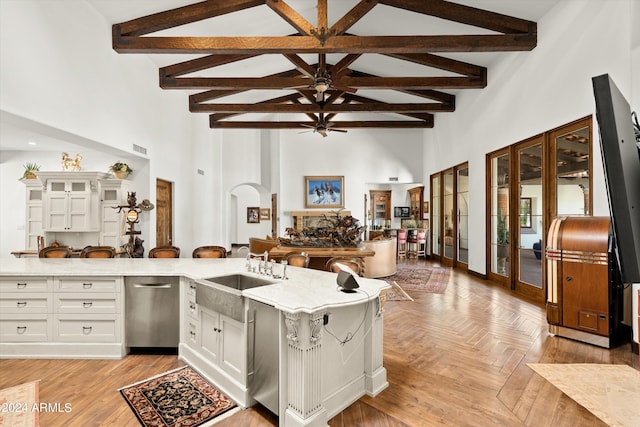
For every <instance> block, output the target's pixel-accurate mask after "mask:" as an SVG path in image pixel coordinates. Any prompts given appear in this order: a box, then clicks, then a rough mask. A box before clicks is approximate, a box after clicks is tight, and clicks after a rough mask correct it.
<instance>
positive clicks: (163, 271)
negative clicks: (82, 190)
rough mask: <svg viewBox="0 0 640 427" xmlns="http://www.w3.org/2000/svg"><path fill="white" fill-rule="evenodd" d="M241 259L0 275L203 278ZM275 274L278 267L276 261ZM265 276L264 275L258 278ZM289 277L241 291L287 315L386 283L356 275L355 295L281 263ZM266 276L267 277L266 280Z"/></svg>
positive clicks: (9, 264) (7, 270)
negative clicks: (285, 312)
mask: <svg viewBox="0 0 640 427" xmlns="http://www.w3.org/2000/svg"><path fill="white" fill-rule="evenodd" d="M245 265H246V260H245V259H243V258H222V259H193V258H175V259H167V258H152V259H149V258H137V259H131V258H113V259H86V258H67V259H41V258H2V259H0V277H2V276H5V277H6V276H24V277H27V276H184V277H188V278H190V279H196V280H198V279H204V278H208V277H214V276H221V275H226V274H234V273H242V274H247V275H255V276H258V275H257V274H255V273H248V272H247V271H246V267H245ZM274 272H275V273H276V274H281V272H282V266H281V265H276V266H275V271H274ZM259 277H263V278H268V276H259ZM287 277H288V278H289V280H277V279H273V280H274V281H275V282H276V283H274V284H273V285H267V286H262V287H258V288H252V289H247V290H245V291H243V292H242V294H243V295H244V296H246V297H248V298H251V299H253V300H256V301H260V302H263V303H265V304H269V305H272V306H274V307H276V308H277V309H279V310H282V311H287V312H290V313H296V312H304V313H313V312H316V311H319V310H323V309H328V308H331V307H338V306H348V305H354V304H361V303H363V302H364V301H367V300H372V299H375V298H377V297H378V295H379V294H380V291H381V290H383V289H387V288H389V287H390V285H389V284H388V283H387V282H385V281H382V280H377V279H367V278H364V277H359V278H358V279H357V281H358V284H359V285H360V287H359V288H358V289H357V291H358V292H356V293H344V292H341V291H339V290H338V287H337V284H336V277H337V274H335V273H329V272H326V271H320V270H313V269H307V268H297V267H291V266H288V267H287ZM269 279H270V278H269Z"/></svg>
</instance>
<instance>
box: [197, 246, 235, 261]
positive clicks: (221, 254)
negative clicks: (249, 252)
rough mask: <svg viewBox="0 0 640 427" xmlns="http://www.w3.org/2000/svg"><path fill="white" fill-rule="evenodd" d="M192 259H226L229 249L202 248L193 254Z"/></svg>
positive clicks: (217, 247)
mask: <svg viewBox="0 0 640 427" xmlns="http://www.w3.org/2000/svg"><path fill="white" fill-rule="evenodd" d="M191 257H192V258H226V257H227V249H226V248H223V247H222V246H200V247H198V248H195V249H194V250H193V252H192V253H191Z"/></svg>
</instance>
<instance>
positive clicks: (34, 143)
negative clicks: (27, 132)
mask: <svg viewBox="0 0 640 427" xmlns="http://www.w3.org/2000/svg"><path fill="white" fill-rule="evenodd" d="M28 144H29V145H38V143H37V142H33V141H29V142H28Z"/></svg>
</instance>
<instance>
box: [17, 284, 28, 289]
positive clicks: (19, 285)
mask: <svg viewBox="0 0 640 427" xmlns="http://www.w3.org/2000/svg"><path fill="white" fill-rule="evenodd" d="M16 285H18V289H24V288H26V287H27V284H26V283H16Z"/></svg>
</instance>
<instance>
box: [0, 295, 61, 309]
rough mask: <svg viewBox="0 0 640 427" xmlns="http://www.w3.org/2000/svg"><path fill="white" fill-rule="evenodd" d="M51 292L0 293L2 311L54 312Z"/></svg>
mask: <svg viewBox="0 0 640 427" xmlns="http://www.w3.org/2000/svg"><path fill="white" fill-rule="evenodd" d="M51 308H52V303H51V294H49V293H46V292H40V293H38V292H11V293H3V294H2V295H0V313H7V314H9V313H15V314H20V313H29V314H33V313H40V314H47V313H51V312H52V309H51Z"/></svg>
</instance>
